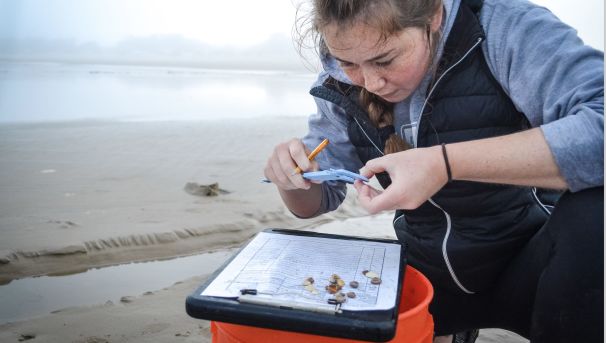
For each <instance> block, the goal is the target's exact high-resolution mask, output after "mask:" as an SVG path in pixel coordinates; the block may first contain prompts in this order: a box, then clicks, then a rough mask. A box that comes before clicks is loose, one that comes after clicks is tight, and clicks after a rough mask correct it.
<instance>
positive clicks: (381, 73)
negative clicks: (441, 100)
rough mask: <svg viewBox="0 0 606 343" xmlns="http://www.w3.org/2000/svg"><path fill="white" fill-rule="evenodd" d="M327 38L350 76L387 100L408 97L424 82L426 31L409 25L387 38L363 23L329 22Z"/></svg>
mask: <svg viewBox="0 0 606 343" xmlns="http://www.w3.org/2000/svg"><path fill="white" fill-rule="evenodd" d="M323 33H324V41H325V43H326V45H327V47H328V50H329V51H330V54H331V55H332V56H333V57H334V58H335V59H336V60H337V61H338V62H339V63H340V66H341V68H342V69H343V71H344V72H345V74H347V76H348V77H349V79H350V80H351V81H352V82H353V83H354V84H355V85H357V86H361V87H364V88H366V90H368V91H369V92H371V93H374V94H376V95H378V96H380V97H381V98H383V99H384V100H386V101H388V102H394V103H395V102H399V101H402V100H404V99H406V98H408V97H409V96H410V95H411V94H412V93H413V92H414V90H415V89H416V88H417V87H418V86H419V84H420V83H421V81H422V79H423V77H424V75H425V74H426V72H427V69H428V66H429V64H430V58H431V52H430V48H429V42H428V40H427V33H426V31H425V30H423V29H422V28H415V27H411V28H407V29H404V30H402V31H400V32H398V33H396V34H394V35H392V36H389V37H388V38H387V39H382V37H381V32H379V31H377V30H376V29H374V28H372V27H370V26H368V25H366V24H363V23H360V24H354V25H352V26H349V27H346V28H343V27H338V26H337V25H328V26H327V27H326V29H325V30H324V32H323Z"/></svg>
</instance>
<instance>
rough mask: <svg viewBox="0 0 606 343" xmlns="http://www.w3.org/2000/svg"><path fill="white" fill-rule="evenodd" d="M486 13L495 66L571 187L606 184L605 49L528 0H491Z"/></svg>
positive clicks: (486, 48) (484, 19)
mask: <svg viewBox="0 0 606 343" xmlns="http://www.w3.org/2000/svg"><path fill="white" fill-rule="evenodd" d="M480 19H481V21H482V24H483V26H484V28H485V31H486V43H485V44H484V46H483V51H484V53H485V55H486V59H487V62H488V65H489V68H490V69H491V71H492V73H493V74H494V76H495V77H496V79H497V80H498V82H499V83H500V84H501V86H502V87H503V89H504V90H505V92H507V93H508V95H509V96H510V97H511V99H512V101H513V103H514V104H515V106H516V107H517V109H518V110H519V111H521V112H523V113H524V114H525V115H526V116H527V117H528V120H529V121H530V123H531V125H532V126H533V127H540V128H541V130H542V131H543V134H544V136H545V139H546V140H547V144H548V145H549V148H550V149H551V153H552V155H553V157H554V159H555V161H556V164H557V165H558V167H559V169H560V172H561V174H562V176H563V177H564V178H565V179H566V182H567V183H568V186H569V188H570V190H571V191H573V192H574V191H579V190H582V189H586V188H590V187H596V186H602V185H604V173H603V170H604V53H603V52H602V51H598V50H595V49H593V48H591V47H589V46H587V45H584V44H583V41H582V40H581V39H580V38H579V37H578V36H577V32H576V31H575V30H574V29H573V28H571V27H569V26H568V25H566V24H564V23H562V22H561V21H560V20H559V19H558V18H557V17H556V16H555V15H553V14H552V13H551V12H549V11H548V10H547V9H545V8H542V7H538V6H536V5H534V4H531V3H529V2H526V1H524V0H513V1H495V0H492V1H491V0H488V1H485V5H484V7H483V8H482V14H481V18H480Z"/></svg>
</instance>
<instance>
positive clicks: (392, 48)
mask: <svg viewBox="0 0 606 343" xmlns="http://www.w3.org/2000/svg"><path fill="white" fill-rule="evenodd" d="M308 19H309V20H310V21H311V26H312V27H311V29H312V34H313V35H314V38H315V40H316V41H317V44H318V45H319V48H320V51H321V53H328V54H330V55H331V56H332V57H334V58H335V59H336V60H337V61H338V62H339V64H340V66H341V68H342V69H343V71H344V72H345V74H346V75H347V76H348V77H349V79H350V80H351V81H352V83H353V84H354V85H356V86H360V87H361V91H360V103H361V105H362V106H364V107H365V108H366V109H367V111H368V114H369V117H370V120H371V121H372V122H373V124H374V125H375V126H376V127H378V128H382V127H385V126H389V125H393V104H394V103H396V102H399V101H402V100H404V99H406V98H408V97H409V96H410V95H411V94H412V93H413V92H414V90H415V89H416V88H417V87H418V86H419V84H420V83H421V81H422V80H423V78H424V76H425V75H426V74H427V72H428V70H429V68H430V66H431V65H432V61H433V58H434V55H435V51H436V45H437V42H438V38H439V35H440V26H441V23H442V0H313V9H312V12H311V18H308ZM303 38H304V37H303ZM302 41H303V39H302V40H301V41H300V42H302ZM406 148H407V145H406V143H405V142H404V141H402V139H400V138H399V137H398V136H397V135H395V134H391V135H390V136H389V138H388V139H387V141H386V144H385V153H392V152H397V151H401V150H405V149H406Z"/></svg>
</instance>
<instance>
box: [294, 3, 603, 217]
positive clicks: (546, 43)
mask: <svg viewBox="0 0 606 343" xmlns="http://www.w3.org/2000/svg"><path fill="white" fill-rule="evenodd" d="M443 3H444V9H445V20H444V22H443V24H442V26H443V28H442V29H443V34H442V40H441V44H440V46H439V48H438V52H437V55H436V60H438V59H439V58H440V56H441V52H442V49H443V44H444V43H445V42H446V39H447V38H448V34H449V32H450V30H451V28H452V24H453V22H454V18H455V17H456V14H457V10H458V8H459V4H460V0H443ZM480 22H481V24H482V26H483V28H484V30H485V33H486V40H485V41H484V42H483V43H482V50H483V52H484V56H485V58H486V60H487V63H488V66H489V68H490V70H491V72H492V74H493V75H494V77H495V78H496V80H497V81H498V82H499V83H500V84H501V86H502V87H503V89H504V90H505V92H506V93H507V94H508V95H509V97H510V98H511V99H512V101H513V103H514V104H515V106H516V108H517V109H518V111H520V112H522V113H524V114H525V115H526V116H527V118H528V120H529V122H530V124H531V125H532V126H533V127H541V130H542V131H543V134H544V135H545V138H546V140H547V144H548V145H549V147H550V149H551V152H552V154H553V156H554V158H555V161H556V163H557V165H558V167H559V169H560V172H561V173H562V175H563V176H564V178H565V179H566V181H567V183H568V185H569V188H570V190H571V191H573V192H574V191H579V190H582V189H585V188H590V187H596V186H602V185H603V184H604V172H603V171H604V53H603V52H602V51H598V50H595V49H592V48H591V47H589V46H587V45H584V44H583V42H582V41H581V39H580V38H578V36H577V33H576V31H575V30H574V29H573V28H571V27H569V26H567V25H566V24H564V23H562V22H561V21H560V20H559V19H558V18H556V17H555V16H554V15H553V14H552V13H551V12H549V10H547V9H546V8H543V7H539V6H537V5H535V4H532V3H530V2H528V1H525V0H511V1H500V0H485V1H484V6H483V7H482V11H481V13H480ZM322 62H323V65H324V71H323V72H322V73H320V75H319V77H318V80H317V82H316V85H318V84H321V83H322V82H323V81H324V80H325V79H326V78H327V77H328V76H332V77H334V78H336V79H338V80H340V81H343V82H348V83H350V81H349V80H348V78H347V76H346V75H345V74H344V73H343V71H342V70H341V69H340V67H339V65H338V63H337V62H336V61H335V60H334V59H333V58H331V57H330V56H322ZM429 82H430V75H427V76H426V77H425V79H424V80H423V82H422V83H421V85H420V86H419V88H418V89H417V90H416V91H415V92H414V93H413V94H412V95H411V96H410V97H409V98H408V99H406V100H404V101H402V102H400V103H397V104H396V105H395V108H394V110H395V118H394V126H395V127H396V132H397V133H398V134H399V135H400V136H402V137H403V138H404V139H406V140H407V141H408V142H409V143H411V144H412V145H415V142H416V123H417V121H418V117H419V115H420V111H421V107H422V104H423V101H424V100H425V96H426V94H425V90H426V89H427V85H428V84H429ZM315 100H316V103H317V106H318V112H317V114H315V115H312V116H310V118H309V133H308V134H307V135H306V136H305V137H304V138H303V142H304V143H305V144H306V145H307V146H308V147H309V148H313V147H314V146H316V145H317V144H318V143H319V142H320V141H321V140H322V139H324V138H326V137H329V138H330V139H331V142H330V144H329V145H328V147H327V148H326V149H325V150H324V151H323V152H322V153H321V154H319V155H318V157H317V158H316V160H317V161H318V163H319V164H320V168H321V169H328V168H344V169H348V170H352V171H357V170H358V169H360V168H361V167H362V163H361V161H360V159H359V158H358V156H357V154H356V151H355V149H354V147H353V145H352V144H351V142H350V141H349V138H348V136H347V116H346V114H345V113H344V111H343V110H342V109H341V108H339V107H337V106H336V105H334V104H332V103H330V102H327V101H325V100H322V99H318V98H316V99H315ZM323 191H324V196H323V199H322V205H321V209H320V212H327V211H332V210H334V209H336V208H337V207H338V206H339V204H340V203H341V202H342V201H343V199H344V197H345V193H346V187H345V186H344V185H343V184H340V183H336V182H325V183H324V184H323Z"/></svg>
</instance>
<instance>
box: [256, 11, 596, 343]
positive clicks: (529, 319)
mask: <svg viewBox="0 0 606 343" xmlns="http://www.w3.org/2000/svg"><path fill="white" fill-rule="evenodd" d="M313 3H314V6H313V11H312V13H311V18H310V19H311V22H312V28H313V31H312V34H314V35H315V37H316V38H317V43H318V45H319V48H320V49H319V51H320V54H321V59H322V62H323V66H324V71H323V72H322V73H321V74H320V76H319V79H318V81H317V83H316V84H315V85H314V88H313V89H312V91H311V94H312V95H314V96H315V100H316V102H317V105H318V114H317V115H314V116H312V117H310V120H309V133H308V135H307V136H306V137H304V138H303V139H302V140H300V139H292V140H290V141H288V142H285V143H282V144H279V145H278V146H276V148H275V149H274V152H273V154H272V156H271V157H270V158H269V160H268V163H267V166H266V168H265V176H266V177H267V178H268V179H270V180H272V181H273V182H274V183H275V184H276V186H277V188H278V190H279V192H280V195H281V197H282V199H283V200H284V203H285V204H286V205H287V207H288V208H289V209H290V210H291V211H292V212H293V213H294V214H295V215H297V216H299V217H303V218H307V217H313V216H316V215H319V214H321V213H324V212H328V211H331V210H334V209H335V208H337V207H338V206H339V204H340V203H341V202H342V200H343V198H344V197H345V191H346V188H345V186H344V185H343V184H340V183H337V182H325V183H323V184H312V183H310V182H309V181H306V180H304V179H303V178H302V177H301V176H300V175H298V174H296V175H292V170H293V169H294V168H295V167H296V166H299V167H301V168H302V169H303V170H316V169H328V168H344V169H348V170H358V169H360V168H361V170H360V173H361V174H363V175H365V176H367V177H372V176H376V177H377V179H378V180H379V182H380V183H381V185H382V187H383V188H384V191H379V190H376V189H373V188H372V187H371V186H369V185H367V184H363V183H361V182H357V183H356V184H355V188H356V190H357V192H358V199H359V201H360V203H361V205H362V206H364V207H365V208H366V209H367V210H368V211H369V212H371V213H377V212H379V211H382V210H388V209H391V210H396V216H395V219H394V227H395V230H396V234H397V236H398V238H399V240H401V241H402V242H403V243H406V244H407V246H408V250H407V254H408V261H409V263H410V264H411V265H413V266H414V267H416V268H417V269H419V270H421V271H422V272H423V273H424V274H425V275H426V276H428V277H429V279H430V280H431V282H432V284H433V286H434V288H435V297H434V301H433V302H432V305H431V308H430V310H431V312H432V314H433V316H434V321H435V325H436V326H435V333H436V335H437V336H444V335H451V334H455V333H457V332H462V331H466V330H471V329H475V328H483V327H499V328H504V329H508V330H512V331H514V332H517V333H518V334H520V335H522V336H524V337H527V338H529V339H531V340H532V341H533V342H593V341H595V342H597V341H600V342H601V341H602V328H603V326H602V325H603V311H602V309H603V182H604V181H603V180H604V177H603V168H604V167H603V164H604V162H603V155H604V148H603V134H604V133H603V131H604V122H603V120H604V119H603V116H604V114H603V113H604V88H603V83H604V81H603V75H604V62H603V53H602V52H600V51H596V50H594V49H591V48H590V47H588V46H585V45H583V43H582V41H581V40H580V39H579V38H578V37H577V35H576V32H575V31H574V30H573V29H571V28H570V27H568V26H566V25H565V24H563V23H561V22H560V21H559V20H558V19H557V18H556V17H555V16H553V15H552V14H551V13H550V12H549V11H547V10H546V9H544V8H540V7H537V6H535V5H533V4H531V3H529V2H526V1H524V0H513V1H507V2H505V1H498V0H486V1H483V2H482V1H475V0H463V1H461V0H404V1H402V0H400V1H397V0H375V1H355V0H315V1H314V2H313ZM302 39H303V38H302ZM323 138H328V139H329V140H330V142H331V143H330V145H329V146H328V148H327V149H325V151H324V152H323V153H322V154H320V156H319V158H318V159H317V162H309V161H308V160H307V157H306V155H307V153H308V152H309V149H308V148H307V147H313V146H315V145H317V144H318V143H319V142H320V140H322V139H323ZM537 188H548V189H557V190H566V192H565V193H564V195H563V196H562V197H561V198H560V200H559V201H558V202H557V204H556V205H555V208H553V207H550V206H548V204H546V203H544V202H542V201H541V200H540V199H539V197H538V194H537ZM455 339H457V337H456V335H455ZM470 341H471V340H470Z"/></svg>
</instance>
